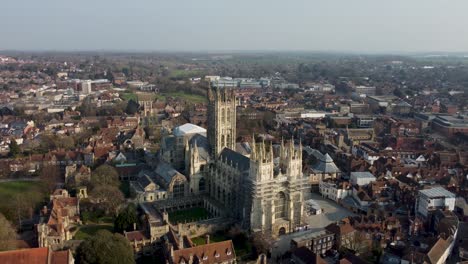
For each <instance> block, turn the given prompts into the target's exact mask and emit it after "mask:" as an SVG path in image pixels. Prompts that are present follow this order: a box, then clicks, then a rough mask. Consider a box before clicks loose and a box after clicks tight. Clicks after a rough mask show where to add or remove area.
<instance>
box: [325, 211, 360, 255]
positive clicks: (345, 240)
mask: <svg viewBox="0 0 468 264" xmlns="http://www.w3.org/2000/svg"><path fill="white" fill-rule="evenodd" d="M325 230H327V231H329V232H331V233H333V234H334V235H335V243H336V246H337V247H338V248H340V247H345V248H346V247H350V245H351V243H352V241H353V239H354V236H355V233H356V230H355V229H354V228H353V226H352V225H351V222H350V220H349V218H344V219H343V220H341V221H339V222H337V223H332V224H329V225H328V226H326V227H325Z"/></svg>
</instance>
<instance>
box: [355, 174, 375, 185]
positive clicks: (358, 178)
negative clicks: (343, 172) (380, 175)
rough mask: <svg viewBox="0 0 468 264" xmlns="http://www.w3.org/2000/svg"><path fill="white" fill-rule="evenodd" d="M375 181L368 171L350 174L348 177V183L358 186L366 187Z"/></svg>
mask: <svg viewBox="0 0 468 264" xmlns="http://www.w3.org/2000/svg"><path fill="white" fill-rule="evenodd" d="M375 180H376V178H375V176H374V175H372V173H370V172H368V171H362V172H361V171H359V172H351V176H350V183H351V184H353V185H359V186H363V185H368V184H369V183H371V182H373V181H375Z"/></svg>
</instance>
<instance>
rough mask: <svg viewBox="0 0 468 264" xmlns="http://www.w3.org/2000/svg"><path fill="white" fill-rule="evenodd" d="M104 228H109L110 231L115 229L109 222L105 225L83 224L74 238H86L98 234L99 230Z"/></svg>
mask: <svg viewBox="0 0 468 264" xmlns="http://www.w3.org/2000/svg"><path fill="white" fill-rule="evenodd" d="M102 229H105V230H108V231H110V232H113V231H114V228H113V227H112V225H109V224H105V225H85V226H82V227H80V228H79V229H78V231H77V232H76V233H75V235H74V236H73V239H77V240H84V239H86V238H88V237H90V236H92V235H94V234H96V232H97V231H99V230H102Z"/></svg>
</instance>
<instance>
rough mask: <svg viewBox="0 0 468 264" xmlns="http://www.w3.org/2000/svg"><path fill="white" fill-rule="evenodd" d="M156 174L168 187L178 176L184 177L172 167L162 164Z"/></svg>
mask: <svg viewBox="0 0 468 264" xmlns="http://www.w3.org/2000/svg"><path fill="white" fill-rule="evenodd" d="M155 172H156V174H157V175H158V176H159V177H160V178H161V179H162V180H163V181H164V183H165V184H166V186H167V185H168V184H169V183H170V182H171V181H172V178H174V176H176V175H179V174H180V175H182V174H181V173H180V172H178V171H177V170H176V169H174V167H172V165H170V164H168V163H165V162H161V163H160V164H159V165H158V167H157V168H156V171H155Z"/></svg>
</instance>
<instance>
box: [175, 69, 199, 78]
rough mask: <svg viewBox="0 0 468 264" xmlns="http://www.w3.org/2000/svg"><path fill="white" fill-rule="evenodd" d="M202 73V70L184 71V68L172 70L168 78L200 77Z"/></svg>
mask: <svg viewBox="0 0 468 264" xmlns="http://www.w3.org/2000/svg"><path fill="white" fill-rule="evenodd" d="M203 75H204V72H203V71H200V70H193V71H186V70H173V71H172V72H171V74H170V75H169V77H170V78H177V79H183V78H190V77H201V76H203Z"/></svg>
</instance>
